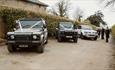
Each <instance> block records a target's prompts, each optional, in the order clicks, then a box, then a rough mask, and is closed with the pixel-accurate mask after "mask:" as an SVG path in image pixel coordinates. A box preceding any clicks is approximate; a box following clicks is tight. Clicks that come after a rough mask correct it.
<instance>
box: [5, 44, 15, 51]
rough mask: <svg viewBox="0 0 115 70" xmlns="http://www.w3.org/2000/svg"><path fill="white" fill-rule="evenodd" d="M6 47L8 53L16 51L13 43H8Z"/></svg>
mask: <svg viewBox="0 0 115 70" xmlns="http://www.w3.org/2000/svg"><path fill="white" fill-rule="evenodd" d="M7 49H8V51H9V52H10V53H12V52H15V51H16V48H15V47H14V46H13V45H11V44H8V46H7Z"/></svg>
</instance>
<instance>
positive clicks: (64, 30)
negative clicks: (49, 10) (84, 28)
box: [55, 22, 78, 43]
mask: <svg viewBox="0 0 115 70" xmlns="http://www.w3.org/2000/svg"><path fill="white" fill-rule="evenodd" d="M55 36H56V38H57V41H58V42H61V41H62V40H65V39H72V40H73V41H74V42H76V43H77V40H78V33H77V26H76V25H75V24H74V23H72V22H59V23H58V26H57V27H56V33H55Z"/></svg>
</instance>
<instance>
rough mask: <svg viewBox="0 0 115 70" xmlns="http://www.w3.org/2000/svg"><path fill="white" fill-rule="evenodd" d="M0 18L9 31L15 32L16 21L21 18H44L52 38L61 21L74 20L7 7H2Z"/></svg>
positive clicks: (0, 7) (0, 8)
mask: <svg viewBox="0 0 115 70" xmlns="http://www.w3.org/2000/svg"><path fill="white" fill-rule="evenodd" d="M0 17H1V19H3V21H4V23H5V24H6V25H7V31H13V28H14V27H15V20H17V19H20V18H39V17H40V18H43V19H45V20H46V22H47V26H48V31H49V36H52V35H53V33H54V32H55V27H56V25H57V23H58V22H59V21H71V22H74V21H72V20H69V19H66V18H62V17H59V16H53V15H49V14H47V13H41V12H38V13H34V12H32V11H25V10H22V9H14V8H9V7H5V6H0Z"/></svg>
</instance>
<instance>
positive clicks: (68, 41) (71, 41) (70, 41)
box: [59, 39, 76, 43]
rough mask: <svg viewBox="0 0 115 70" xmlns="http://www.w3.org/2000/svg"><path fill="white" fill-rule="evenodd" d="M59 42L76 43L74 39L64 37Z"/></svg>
mask: <svg viewBox="0 0 115 70" xmlns="http://www.w3.org/2000/svg"><path fill="white" fill-rule="evenodd" d="M59 43H76V42H74V41H73V40H70V39H63V40H62V41H61V42H59Z"/></svg>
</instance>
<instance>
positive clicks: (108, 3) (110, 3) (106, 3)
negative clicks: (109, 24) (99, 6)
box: [101, 0, 115, 7]
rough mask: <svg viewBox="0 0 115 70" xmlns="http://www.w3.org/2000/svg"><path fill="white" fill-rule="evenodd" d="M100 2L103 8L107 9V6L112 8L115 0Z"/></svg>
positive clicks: (102, 0)
mask: <svg viewBox="0 0 115 70" xmlns="http://www.w3.org/2000/svg"><path fill="white" fill-rule="evenodd" d="M101 2H104V3H105V7H108V6H112V7H114V5H115V0H101Z"/></svg>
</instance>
